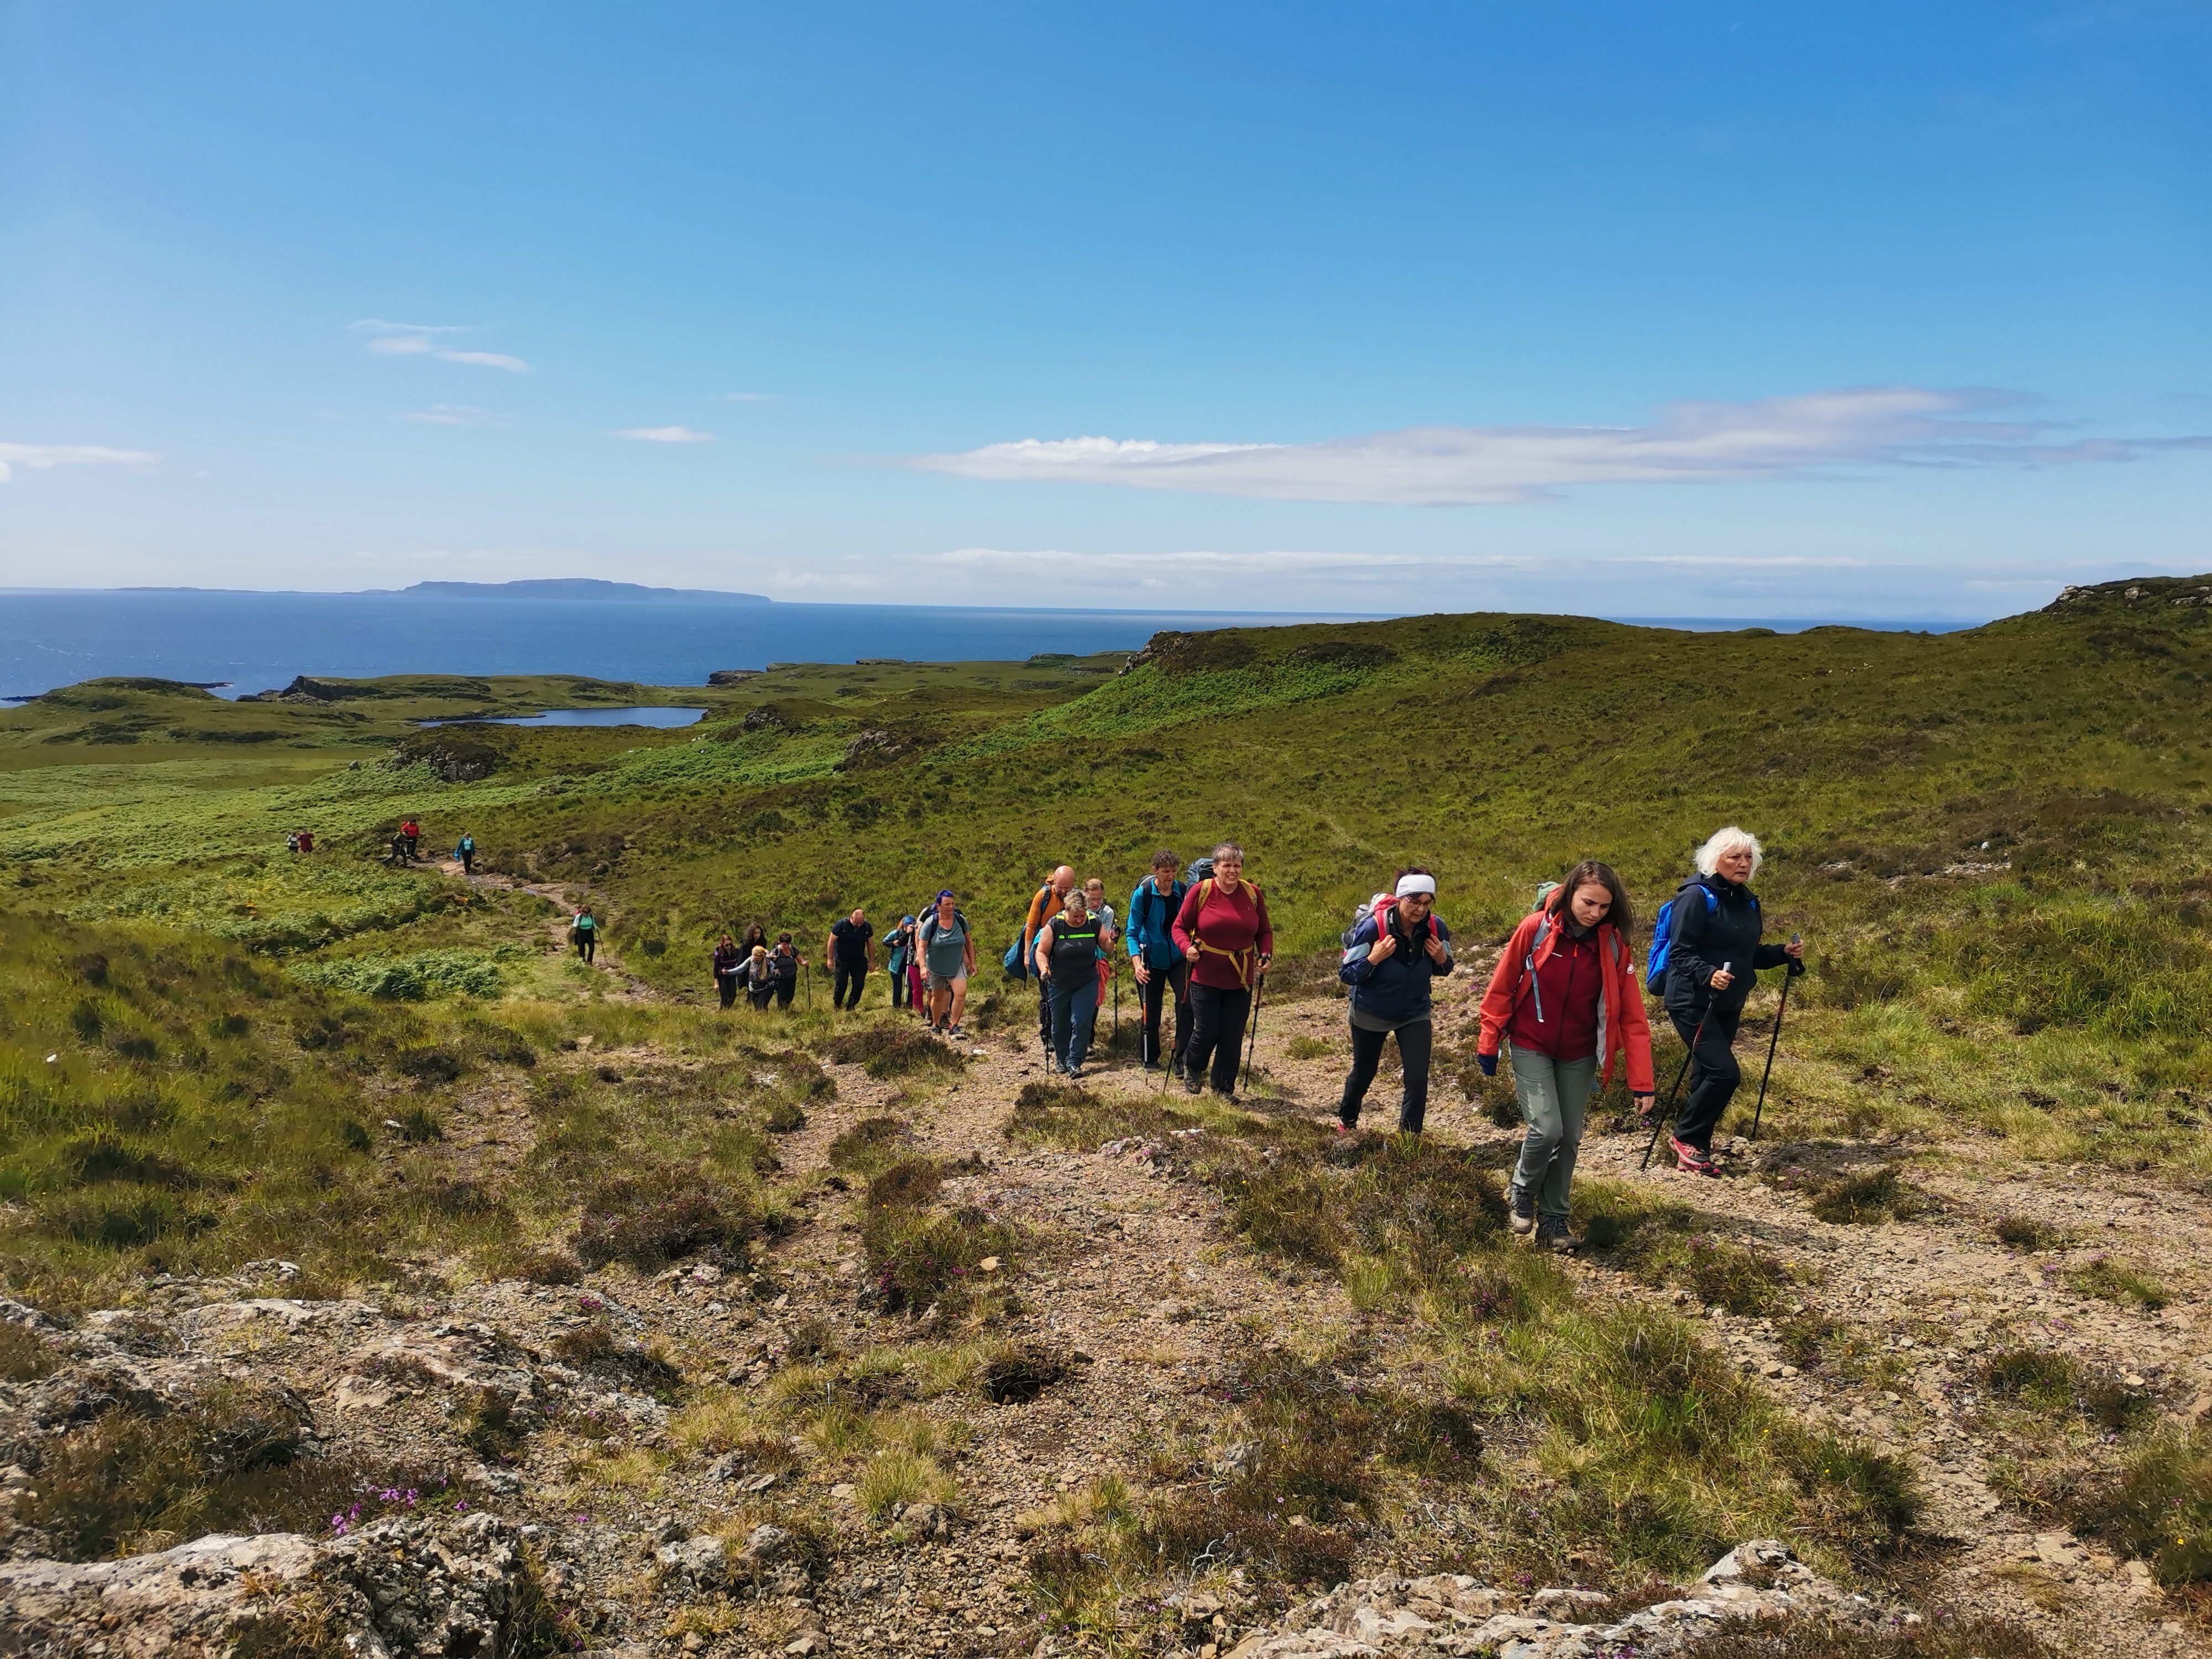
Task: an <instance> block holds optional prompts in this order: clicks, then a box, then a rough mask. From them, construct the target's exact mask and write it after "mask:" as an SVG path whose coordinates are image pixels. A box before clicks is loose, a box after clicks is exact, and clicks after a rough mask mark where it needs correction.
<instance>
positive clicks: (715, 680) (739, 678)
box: [707, 668, 760, 685]
mask: <svg viewBox="0 0 2212 1659" xmlns="http://www.w3.org/2000/svg"><path fill="white" fill-rule="evenodd" d="M759 672H760V670H759V669H757V668H717V669H716V670H715V671H714V672H713V673H711V674H709V675H708V676H707V684H709V685H743V684H744V683H745V682H746V681H747V680H749V679H750V678H753V677H754V676H755V675H756V674H757V673H759Z"/></svg>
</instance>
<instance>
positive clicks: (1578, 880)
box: [1474, 859, 1651, 1250]
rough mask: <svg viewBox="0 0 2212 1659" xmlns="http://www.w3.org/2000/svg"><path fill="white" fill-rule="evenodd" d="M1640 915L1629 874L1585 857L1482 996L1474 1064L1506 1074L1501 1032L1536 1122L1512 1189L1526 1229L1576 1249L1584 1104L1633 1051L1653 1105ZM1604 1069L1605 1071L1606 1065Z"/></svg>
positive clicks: (1638, 1091) (1517, 1227) (1632, 1074)
mask: <svg viewBox="0 0 2212 1659" xmlns="http://www.w3.org/2000/svg"><path fill="white" fill-rule="evenodd" d="M1635 926H1636V921H1635V917H1634V915H1632V913H1631V912H1630V909H1629V906H1628V894H1627V892H1626V890H1624V889H1623V888H1622V886H1621V884H1620V877H1619V876H1616V875H1615V874H1613V871H1612V869H1611V868H1610V867H1608V866H1606V865H1602V864H1600V863H1599V862H1598V861H1597V860H1595V859H1584V860H1583V861H1582V862H1581V863H1580V864H1577V866H1575V867H1574V868H1573V869H1571V870H1570V871H1568V872H1567V876H1566V879H1565V881H1562V882H1561V883H1560V884H1559V885H1558V886H1557V887H1554V888H1553V889H1552V890H1551V891H1550V892H1549V893H1547V894H1545V895H1544V896H1542V898H1541V902H1539V903H1538V905H1537V907H1536V908H1535V910H1534V911H1533V912H1532V913H1531V914H1530V915H1528V916H1527V917H1525V918H1524V919H1523V920H1522V923H1521V925H1520V926H1519V927H1516V928H1515V929H1514V930H1513V936H1512V938H1510V939H1508V940H1507V941H1506V943H1505V949H1504V951H1503V952H1502V953H1501V954H1500V955H1499V957H1498V968H1497V970H1496V971H1495V972H1494V973H1492V975H1491V976H1490V988H1489V989H1488V990H1487V991H1486V992H1484V993H1483V997H1482V1027H1481V1031H1480V1035H1479V1036H1477V1037H1476V1039H1475V1045H1474V1046H1475V1062H1476V1064H1478V1065H1479V1066H1481V1067H1482V1073H1483V1075H1484V1076H1485V1077H1496V1076H1497V1075H1498V1044H1499V1042H1500V1041H1501V1040H1503V1041H1504V1042H1510V1043H1511V1044H1512V1045H1513V1092H1514V1093H1515V1095H1516V1097H1518V1098H1519V1100H1520V1103H1521V1119H1522V1122H1523V1123H1524V1124H1526V1125H1527V1126H1528V1127H1527V1132H1526V1133H1525V1134H1524V1135H1523V1136H1522V1141H1521V1160H1520V1163H1519V1164H1517V1165H1516V1167H1515V1170H1514V1171H1513V1184H1512V1186H1511V1187H1510V1188H1509V1189H1508V1192H1507V1199H1508V1200H1509V1202H1510V1206H1511V1210H1512V1226H1513V1231H1514V1232H1515V1233H1516V1234H1517V1235H1519V1236H1520V1237H1522V1238H1525V1239H1528V1241H1529V1242H1530V1243H1534V1244H1535V1245H1537V1246H1538V1247H1539V1248H1541V1249H1553V1250H1571V1249H1578V1248H1579V1247H1580V1245H1581V1243H1582V1241H1581V1240H1580V1239H1579V1238H1577V1237H1575V1235H1574V1233H1573V1232H1572V1231H1571V1229H1570V1228H1569V1227H1568V1225H1567V1218H1568V1198H1569V1190H1570V1188H1571V1187H1572V1185H1573V1183H1574V1178H1575V1155H1576V1153H1577V1152H1578V1151H1579V1150H1580V1148H1581V1146H1582V1139H1583V1108H1584V1107H1585V1106H1586V1105H1587V1104H1588V1103H1589V1097H1590V1096H1591V1095H1592V1094H1593V1093H1594V1092H1595V1091H1597V1090H1599V1089H1601V1088H1603V1087H1604V1086H1605V1085H1607V1083H1609V1082H1611V1081H1612V1079H1613V1062H1614V1060H1616V1059H1618V1058H1620V1056H1623V1055H1626V1058H1627V1064H1628V1091H1629V1092H1630V1093H1631V1094H1632V1095H1633V1096H1634V1097H1636V1103H1637V1105H1638V1108H1640V1109H1649V1108H1650V1104H1651V1027H1650V1024H1649V1022H1647V1021H1646V1020H1645V1018H1644V997H1643V994H1642V990H1641V987H1639V986H1638V984H1637V982H1636V963H1635V961H1634V954H1633V952H1632V950H1631V948H1630V946H1629V943H1628V941H1629V939H1630V938H1631V936H1632V933H1633V932H1634V929H1635ZM1601 1069H1602V1073H1603V1075H1602V1076H1601V1075H1600V1072H1601Z"/></svg>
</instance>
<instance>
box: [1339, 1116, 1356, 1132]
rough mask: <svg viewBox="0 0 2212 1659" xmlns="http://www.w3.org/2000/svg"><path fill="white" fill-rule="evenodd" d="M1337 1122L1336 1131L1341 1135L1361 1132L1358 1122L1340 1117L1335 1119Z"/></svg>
mask: <svg viewBox="0 0 2212 1659" xmlns="http://www.w3.org/2000/svg"><path fill="white" fill-rule="evenodd" d="M1335 1123H1336V1132H1337V1133H1339V1134H1340V1135H1356V1134H1358V1133H1359V1126H1358V1124H1357V1123H1348V1122H1346V1121H1345V1120H1344V1119H1342V1118H1338V1119H1336V1120H1335Z"/></svg>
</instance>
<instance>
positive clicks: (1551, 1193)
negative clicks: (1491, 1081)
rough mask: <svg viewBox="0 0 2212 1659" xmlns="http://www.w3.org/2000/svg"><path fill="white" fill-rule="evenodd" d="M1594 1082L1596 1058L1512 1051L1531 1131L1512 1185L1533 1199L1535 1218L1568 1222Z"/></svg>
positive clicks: (1517, 1091) (1515, 1089)
mask: <svg viewBox="0 0 2212 1659" xmlns="http://www.w3.org/2000/svg"><path fill="white" fill-rule="evenodd" d="M1596 1081H1597V1056H1596V1055H1595V1054H1592V1055H1590V1056H1589V1058H1588V1059H1586V1060H1553V1059H1551V1058H1549V1057H1548V1056H1547V1055H1544V1054H1522V1052H1521V1051H1520V1050H1519V1049H1518V1048H1516V1049H1515V1050H1514V1051H1513V1092H1514V1093H1515V1094H1516V1095H1517V1096H1518V1097H1520V1101H1521V1121H1522V1122H1523V1123H1526V1124H1527V1125H1528V1133H1527V1134H1526V1135H1525V1136H1524V1137H1523V1138H1522V1142H1521V1161H1520V1163H1519V1164H1516V1165H1515V1166H1514V1170H1513V1184H1514V1186H1515V1187H1516V1188H1519V1189H1520V1190H1521V1191H1522V1192H1524V1193H1528V1194H1534V1198H1535V1200H1536V1213H1537V1214H1538V1215H1539V1216H1541V1217H1543V1218H1547V1219H1549V1220H1554V1221H1565V1219H1566V1218H1567V1189H1568V1188H1569V1187H1571V1185H1572V1184H1573V1182H1574V1178H1575V1154H1576V1153H1577V1152H1579V1151H1580V1150H1581V1148H1582V1144H1583V1107H1584V1106H1585V1105H1586V1104H1588V1103H1589V1097H1590V1089H1591V1086H1592V1085H1594V1084H1595V1083H1596Z"/></svg>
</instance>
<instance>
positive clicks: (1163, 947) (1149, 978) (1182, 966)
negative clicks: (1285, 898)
mask: <svg viewBox="0 0 2212 1659" xmlns="http://www.w3.org/2000/svg"><path fill="white" fill-rule="evenodd" d="M1181 863H1182V860H1180V859H1178V858H1176V855H1175V854H1174V853H1173V852H1171V851H1170V850H1169V849H1168V848H1164V847H1163V848H1161V849H1160V850H1159V851H1158V852H1157V853H1155V854H1152V874H1151V875H1149V876H1147V877H1146V878H1144V880H1142V881H1140V882H1139V883H1138V884H1137V890H1136V891H1134V892H1133V893H1132V894H1130V895H1129V926H1128V930H1127V939H1128V941H1129V961H1130V963H1131V964H1132V965H1133V968H1134V970H1135V972H1136V976H1137V987H1138V990H1139V994H1141V995H1142V997H1143V999H1144V1003H1143V1006H1144V1023H1145V1024H1144V1036H1143V1040H1142V1042H1140V1043H1139V1052H1140V1053H1141V1054H1143V1055H1144V1060H1145V1069H1146V1071H1148V1072H1149V1071H1151V1070H1152V1068H1153V1067H1154V1066H1158V1064H1159V1063H1160V1015H1161V1013H1162V1012H1163V1010H1164V1009H1165V1008H1166V1007H1167V1006H1168V1005H1169V1003H1170V1000H1172V1002H1173V1004H1174V1006H1175V1043H1174V1047H1173V1050H1172V1054H1173V1058H1172V1059H1171V1060H1170V1062H1169V1064H1170V1069H1171V1070H1173V1071H1175V1072H1176V1073H1181V1072H1182V1051H1183V1047H1184V1045H1185V1044H1186V1043H1188V1042H1189V1041H1190V1009H1189V1006H1188V1001H1187V1000H1186V999H1187V994H1188V989H1187V987H1188V985H1189V983H1190V964H1189V963H1188V962H1186V961H1185V960H1184V959H1183V953H1182V951H1180V950H1179V949H1177V948H1176V942H1175V919H1176V912H1177V911H1178V910H1180V909H1182V898H1183V895H1184V894H1185V893H1187V892H1188V891H1189V889H1188V887H1186V886H1185V885H1184V884H1182V882H1180V881H1178V880H1176V868H1177V866H1179V865H1180V864H1181Z"/></svg>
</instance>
